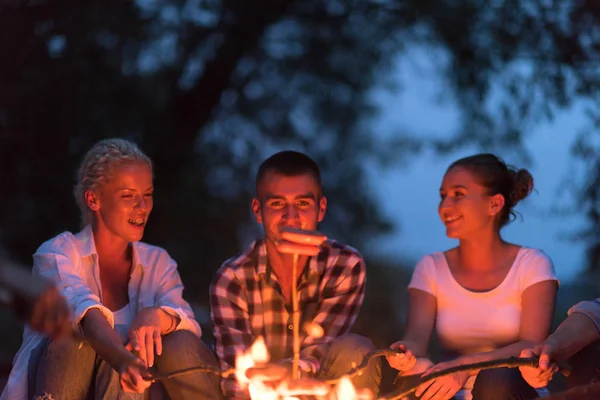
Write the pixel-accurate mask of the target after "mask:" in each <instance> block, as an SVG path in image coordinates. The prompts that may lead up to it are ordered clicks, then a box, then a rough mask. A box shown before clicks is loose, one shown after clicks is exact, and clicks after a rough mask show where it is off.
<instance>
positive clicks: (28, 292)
mask: <svg viewBox="0 0 600 400" xmlns="http://www.w3.org/2000/svg"><path fill="white" fill-rule="evenodd" d="M0 303H2V305H6V306H9V307H11V308H13V309H14V310H15V311H16V313H17V315H18V316H19V317H20V318H22V319H24V320H25V321H27V322H28V323H29V325H30V326H31V328H33V329H34V330H36V331H38V332H42V333H44V334H45V335H48V336H50V337H52V338H57V337H63V336H67V335H69V334H70V333H71V324H70V321H69V307H68V305H67V303H66V301H65V299H64V298H63V297H62V296H61V295H60V293H59V292H58V290H57V289H56V286H54V284H52V283H51V282H50V281H48V280H47V279H44V278H42V277H40V276H37V275H32V274H31V271H28V270H27V269H26V268H25V267H21V266H18V265H16V264H13V263H11V262H9V261H8V260H6V259H4V258H2V257H0Z"/></svg>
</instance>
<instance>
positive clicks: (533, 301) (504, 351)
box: [460, 281, 557, 363]
mask: <svg viewBox="0 0 600 400" xmlns="http://www.w3.org/2000/svg"><path fill="white" fill-rule="evenodd" d="M556 291H557V283H556V281H543V282H539V283H536V284H534V285H531V286H530V287H528V288H527V289H525V291H524V292H523V296H522V302H523V305H522V312H521V328H520V331H519V340H518V341H517V342H515V343H512V344H510V345H508V346H505V347H502V348H499V349H497V350H494V351H490V352H486V353H477V354H472V355H468V356H464V357H461V358H460V360H461V361H462V363H467V362H468V363H475V362H482V361H489V360H493V359H497V358H506V357H511V356H514V357H517V356H518V355H519V354H520V353H521V350H523V349H524V348H526V347H530V346H532V345H533V344H534V343H539V342H541V341H542V340H544V338H546V337H547V335H548V333H549V332H550V326H551V324H552V314H553V313H554V305H555V302H556Z"/></svg>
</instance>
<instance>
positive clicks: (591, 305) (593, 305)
mask: <svg viewBox="0 0 600 400" xmlns="http://www.w3.org/2000/svg"><path fill="white" fill-rule="evenodd" d="M574 313H579V314H584V315H586V316H587V317H589V318H590V319H591V320H592V322H593V323H594V325H596V329H598V332H600V298H599V299H596V300H590V301H582V302H579V303H577V304H575V305H574V306H573V307H571V308H570V309H569V311H568V314H569V316H571V315H572V314H574Z"/></svg>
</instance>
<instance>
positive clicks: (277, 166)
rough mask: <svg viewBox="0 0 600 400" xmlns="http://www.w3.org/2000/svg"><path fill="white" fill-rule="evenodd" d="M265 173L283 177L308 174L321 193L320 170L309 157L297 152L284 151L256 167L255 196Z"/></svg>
mask: <svg viewBox="0 0 600 400" xmlns="http://www.w3.org/2000/svg"><path fill="white" fill-rule="evenodd" d="M267 172H275V173H277V174H281V175H284V176H298V175H304V174H309V175H311V176H312V177H313V178H314V179H315V180H316V181H317V184H318V185H319V189H320V191H321V193H319V196H320V195H321V194H322V192H323V186H322V183H321V170H320V169H319V166H318V165H317V163H316V162H314V160H313V159H312V158H310V157H309V156H307V155H306V154H304V153H300V152H299V151H294V150H284V151H280V152H279V153H275V154H273V155H272V156H271V157H269V158H267V159H266V160H265V161H263V162H262V164H260V166H259V167H258V172H257V173H256V194H257V195H258V185H259V183H260V181H261V180H262V179H263V178H264V176H265V175H266V174H267Z"/></svg>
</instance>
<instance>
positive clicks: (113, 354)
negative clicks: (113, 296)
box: [81, 309, 137, 371]
mask: <svg viewBox="0 0 600 400" xmlns="http://www.w3.org/2000/svg"><path fill="white" fill-rule="evenodd" d="M81 327H82V330H83V334H84V335H85V338H86V339H87V341H88V342H89V343H90V345H91V346H92V348H93V349H94V350H95V351H96V353H98V355H99V356H100V357H102V359H103V360H105V361H106V362H107V363H108V364H109V365H110V366H111V367H113V368H114V369H115V371H119V370H120V369H121V368H122V366H123V365H126V364H128V363H130V362H135V361H136V360H137V357H136V356H135V355H133V354H132V353H131V352H129V351H128V350H127V349H126V348H125V347H124V346H123V344H122V343H121V338H120V337H119V335H118V334H117V332H115V330H114V329H113V327H112V326H110V324H109V323H108V321H107V320H106V318H105V317H104V315H103V314H102V312H100V311H99V310H97V309H91V310H89V311H88V312H87V313H86V314H85V316H84V317H83V318H82V319H81Z"/></svg>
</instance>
